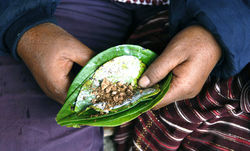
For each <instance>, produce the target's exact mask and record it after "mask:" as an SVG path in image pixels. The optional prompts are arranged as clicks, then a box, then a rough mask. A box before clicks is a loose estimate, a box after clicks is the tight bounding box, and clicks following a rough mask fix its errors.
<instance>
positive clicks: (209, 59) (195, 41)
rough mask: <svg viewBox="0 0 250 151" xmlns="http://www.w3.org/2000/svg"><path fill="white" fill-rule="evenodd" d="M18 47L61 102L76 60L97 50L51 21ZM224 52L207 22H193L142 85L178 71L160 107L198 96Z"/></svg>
mask: <svg viewBox="0 0 250 151" xmlns="http://www.w3.org/2000/svg"><path fill="white" fill-rule="evenodd" d="M17 52H18V54H19V56H20V57H21V58H22V59H23V61H24V62H25V64H26V65H27V67H28V68H29V69H30V71H31V73H32V74H33V76H34V77H35V79H36V81H37V83H38V84H39V86H40V87H41V88H42V90H43V91H44V92H45V94H46V95H47V96H49V97H50V98H52V99H54V100H56V101H57V102H59V103H61V104H63V103H64V101H65V98H66V94H67V90H68V88H69V86H70V83H71V82H72V79H73V76H72V75H71V72H70V71H71V69H72V66H73V63H77V64H79V65H81V66H84V65H85V64H86V63H87V61H88V60H89V59H91V57H92V56H93V55H94V52H93V51H92V50H90V49H89V48H88V47H86V46H85V45H84V44H82V43H81V42H80V41H78V40H77V39H76V38H74V37H73V36H72V35H70V34H69V33H67V32H66V31H65V30H63V29H62V28H60V27H59V26H56V25H54V24H51V23H44V24H41V25H38V26H36V27H33V28H31V29H30V30H28V31H27V32H26V33H25V34H24V35H23V36H22V37H21V39H20V41H19V43H18V47H17ZM220 56H221V50H220V47H219V45H218V44H217V42H216V40H215V39H214V38H213V36H212V35H211V34H210V33H209V32H208V31H207V30H205V29H204V28H203V27H201V26H190V27H187V28H185V29H184V30H182V31H181V32H179V33H178V34H177V35H176V36H175V37H174V38H173V39H172V40H171V41H170V43H169V44H168V46H167V47H166V48H165V50H164V52H163V53H162V54H161V55H160V56H159V57H158V58H157V59H156V60H155V61H154V62H153V63H152V64H151V65H150V66H149V68H148V69H147V70H146V72H145V73H144V74H143V76H142V78H141V79H140V81H139V85H141V86H142V87H148V86H152V85H153V84H155V83H157V82H159V81H160V80H162V79H163V78H164V77H165V76H166V75H167V74H168V73H169V72H170V71H172V72H173V74H174V77H173V80H172V83H171V87H170V90H169V92H168V93H167V95H165V97H164V99H163V100H162V101H161V102H160V103H159V104H158V105H157V106H156V107H155V108H154V109H158V108H161V107H163V106H166V105H167V104H169V103H172V102H174V101H178V100H182V99H187V98H192V97H194V96H195V95H197V94H198V93H199V91H200V90H201V88H202V86H203V85H204V83H205V81H206V79H207V78H208V76H209V74H210V72H211V71H212V69H213V68H214V66H215V65H216V63H217V62H218V60H219V59H220Z"/></svg>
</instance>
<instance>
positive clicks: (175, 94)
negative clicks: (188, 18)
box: [139, 26, 221, 110]
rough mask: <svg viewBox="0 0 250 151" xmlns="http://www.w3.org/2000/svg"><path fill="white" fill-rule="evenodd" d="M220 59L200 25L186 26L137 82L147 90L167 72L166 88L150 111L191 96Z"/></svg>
mask: <svg viewBox="0 0 250 151" xmlns="http://www.w3.org/2000/svg"><path fill="white" fill-rule="evenodd" d="M220 56H221V50H220V47H219V45H218V44H217V42H216V40H215V39H214V38H213V36H212V35H211V34H210V33H209V32H208V31H207V30H205V29H204V28H203V27H201V26H190V27H187V28H185V29H184V30H182V31H181V32H179V33H178V34H177V35H176V36H175V37H174V38H173V39H172V40H171V41H170V43H169V44H168V45H167V47H166V48H165V50H164V51H163V53H162V54H161V55H160V56H159V57H158V58H157V59H156V60H155V61H154V62H153V63H152V64H151V65H150V66H149V67H148V69H147V70H146V71H145V73H144V74H143V75H142V77H141V79H140V80H139V85H140V86H141V87H149V86H152V85H154V84H155V83H157V82H159V81H160V80H162V79H163V78H164V77H165V76H166V75H167V74H168V73H169V72H170V71H172V73H173V79H172V82H171V84H170V89H169V91H168V92H167V94H166V95H165V96H164V98H163V100H162V101H161V102H160V103H159V104H157V105H156V106H155V107H154V109H155V110H156V109H159V108H161V107H164V106H166V105H167V104H170V103H172V102H174V101H179V100H183V99H188V98H193V97H195V96H196V95H197V94H198V93H199V92H200V90H201V88H202V86H203V85H204V83H205V81H206V80H207V78H208V76H209V74H210V72H211V71H212V70H213V68H214V66H215V65H216V63H217V62H218V60H219V59H220Z"/></svg>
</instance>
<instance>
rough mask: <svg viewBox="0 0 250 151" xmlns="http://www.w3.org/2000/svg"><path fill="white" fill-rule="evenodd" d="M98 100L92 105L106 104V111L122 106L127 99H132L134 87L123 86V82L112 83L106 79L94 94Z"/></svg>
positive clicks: (94, 100)
mask: <svg viewBox="0 0 250 151" xmlns="http://www.w3.org/2000/svg"><path fill="white" fill-rule="evenodd" d="M92 93H93V94H94V95H96V99H93V100H92V103H93V104H94V103H99V102H106V105H105V107H104V109H105V110H110V108H111V107H114V106H116V105H120V104H122V103H123V102H124V101H125V100H126V99H129V98H132V96H133V95H134V90H133V86H132V85H126V84H122V83H121V82H117V83H112V82H110V81H108V80H107V78H104V79H103V81H102V82H101V85H100V86H99V87H97V88H95V89H94V90H93V92H92Z"/></svg>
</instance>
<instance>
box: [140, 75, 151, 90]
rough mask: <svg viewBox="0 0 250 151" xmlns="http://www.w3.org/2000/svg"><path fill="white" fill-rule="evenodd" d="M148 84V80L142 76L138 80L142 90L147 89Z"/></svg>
mask: <svg viewBox="0 0 250 151" xmlns="http://www.w3.org/2000/svg"><path fill="white" fill-rule="evenodd" d="M149 84H150V80H149V78H148V77H147V76H143V77H142V78H141V79H140V80H139V85H140V86H141V87H143V88H145V87H147V86H148V85H149Z"/></svg>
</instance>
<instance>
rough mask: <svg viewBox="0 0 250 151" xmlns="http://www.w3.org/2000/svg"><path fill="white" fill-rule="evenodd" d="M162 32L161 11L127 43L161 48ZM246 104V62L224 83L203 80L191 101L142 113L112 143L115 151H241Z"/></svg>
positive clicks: (248, 119)
mask: <svg viewBox="0 0 250 151" xmlns="http://www.w3.org/2000/svg"><path fill="white" fill-rule="evenodd" d="M150 27H152V28H150ZM168 30H169V28H168V18H167V12H166V13H165V15H164V13H161V14H160V15H159V16H158V17H156V18H152V19H151V20H149V21H148V22H147V23H146V24H144V25H143V26H140V27H139V28H138V29H137V30H136V32H135V34H133V35H132V36H131V37H130V39H129V41H128V42H129V43H133V44H136V43H137V44H140V45H142V46H144V47H146V48H150V49H152V48H154V46H155V47H160V48H161V49H163V48H164V47H163V45H164V44H163V43H159V41H161V42H162V41H166V42H167V41H168V40H169V37H168V36H166V35H167V33H168ZM164 36H165V37H164ZM145 37H146V38H145ZM165 45H166V44H165ZM158 50H159V49H158ZM159 53H160V52H159ZM249 103H250V63H249V64H248V65H247V66H246V67H245V69H244V70H243V71H242V72H241V73H240V74H239V75H236V76H234V77H231V78H229V79H227V80H220V79H214V78H209V79H208V80H207V82H206V83H205V85H204V87H203V89H202V91H201V92H200V93H199V95H197V96H196V97H195V98H193V99H189V100H182V101H178V102H175V103H172V104H170V105H168V106H166V107H164V108H161V109H160V110H157V111H148V112H146V113H144V114H142V115H141V116H139V117H138V118H137V119H135V120H133V121H131V122H128V123H126V124H124V125H121V126H120V127H117V128H116V131H115V135H114V142H115V143H116V145H117V150H118V151H127V150H139V151H147V150H148V151H165V150H192V151H193V150H221V151H229V150H240V151H247V150H250V105H249Z"/></svg>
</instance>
